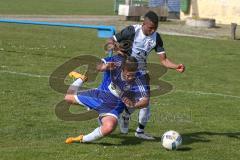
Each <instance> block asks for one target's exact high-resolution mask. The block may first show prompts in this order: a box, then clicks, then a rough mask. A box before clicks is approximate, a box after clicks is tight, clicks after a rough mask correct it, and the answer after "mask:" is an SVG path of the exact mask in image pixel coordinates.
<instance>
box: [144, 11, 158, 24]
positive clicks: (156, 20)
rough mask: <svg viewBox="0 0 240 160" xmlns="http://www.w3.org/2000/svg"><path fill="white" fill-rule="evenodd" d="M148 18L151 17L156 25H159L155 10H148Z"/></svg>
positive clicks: (146, 16)
mask: <svg viewBox="0 0 240 160" xmlns="http://www.w3.org/2000/svg"><path fill="white" fill-rule="evenodd" d="M145 18H147V19H149V20H150V21H151V22H153V23H154V24H155V25H158V15H157V14H156V13H155V12H153V11H148V12H147V13H146V14H145V16H144V19H145Z"/></svg>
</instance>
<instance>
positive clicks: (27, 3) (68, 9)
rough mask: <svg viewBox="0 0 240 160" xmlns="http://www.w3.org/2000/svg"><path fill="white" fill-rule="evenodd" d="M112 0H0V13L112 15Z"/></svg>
mask: <svg viewBox="0 0 240 160" xmlns="http://www.w3.org/2000/svg"><path fill="white" fill-rule="evenodd" d="M113 7H114V1H113V0H1V1H0V14H29V15H39V14H40V15H113V14H114V12H113V10H114V9H113Z"/></svg>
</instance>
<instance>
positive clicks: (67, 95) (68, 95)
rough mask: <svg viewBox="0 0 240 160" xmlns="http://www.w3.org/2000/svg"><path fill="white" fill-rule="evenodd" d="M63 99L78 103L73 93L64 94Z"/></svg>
mask: <svg viewBox="0 0 240 160" xmlns="http://www.w3.org/2000/svg"><path fill="white" fill-rule="evenodd" d="M64 100H65V101H66V102H68V103H71V104H78V102H77V101H76V99H75V96H74V95H73V94H66V95H65V97H64Z"/></svg>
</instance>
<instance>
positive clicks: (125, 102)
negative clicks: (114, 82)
mask: <svg viewBox="0 0 240 160" xmlns="http://www.w3.org/2000/svg"><path fill="white" fill-rule="evenodd" d="M122 101H123V103H124V104H125V105H126V106H127V107H128V108H134V103H133V101H131V100H130V99H128V98H127V97H123V98H122Z"/></svg>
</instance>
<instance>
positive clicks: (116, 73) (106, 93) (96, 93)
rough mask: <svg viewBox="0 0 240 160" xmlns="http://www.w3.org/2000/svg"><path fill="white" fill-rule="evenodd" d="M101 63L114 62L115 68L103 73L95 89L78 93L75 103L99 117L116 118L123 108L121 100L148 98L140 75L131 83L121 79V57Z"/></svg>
mask: <svg viewBox="0 0 240 160" xmlns="http://www.w3.org/2000/svg"><path fill="white" fill-rule="evenodd" d="M102 61H103V62H104V63H107V62H115V64H117V67H116V69H114V70H112V71H106V72H104V77H103V81H102V83H101V84H100V85H99V87H98V88H97V89H92V90H87V91H80V92H78V95H77V101H80V102H81V103H82V104H84V105H86V106H87V107H89V108H91V109H94V110H96V111H98V113H99V114H100V115H101V114H110V115H113V116H115V117H116V118H118V116H119V114H120V113H121V112H122V111H123V109H124V106H125V105H124V103H123V102H122V98H123V97H127V98H129V99H131V100H133V101H135V102H137V101H139V100H140V99H141V98H142V97H147V96H149V95H148V90H147V88H148V87H147V86H146V85H145V84H144V79H141V78H142V77H143V76H141V74H140V73H137V77H136V79H135V80H134V81H133V82H131V83H127V82H126V81H125V80H124V79H123V77H122V69H121V64H122V61H123V57H122V56H121V55H115V56H113V57H108V58H104V59H102ZM81 103H80V104H81Z"/></svg>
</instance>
